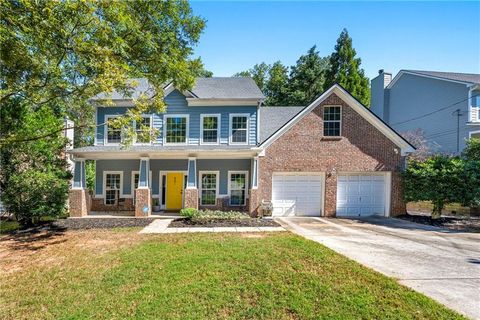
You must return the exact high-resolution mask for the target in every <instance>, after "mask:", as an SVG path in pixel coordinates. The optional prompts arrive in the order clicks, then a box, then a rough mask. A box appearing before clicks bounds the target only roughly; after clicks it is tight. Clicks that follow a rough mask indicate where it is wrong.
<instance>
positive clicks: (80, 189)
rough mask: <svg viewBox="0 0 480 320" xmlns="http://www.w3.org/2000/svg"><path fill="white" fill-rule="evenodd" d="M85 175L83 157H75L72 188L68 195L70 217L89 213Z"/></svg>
mask: <svg viewBox="0 0 480 320" xmlns="http://www.w3.org/2000/svg"><path fill="white" fill-rule="evenodd" d="M86 181H87V179H86V176H85V159H76V160H75V162H74V165H73V181H72V188H71V189H70V191H69V195H68V207H69V213H70V216H71V217H84V216H86V215H88V214H89V213H90V195H89V194H88V190H87V182H86Z"/></svg>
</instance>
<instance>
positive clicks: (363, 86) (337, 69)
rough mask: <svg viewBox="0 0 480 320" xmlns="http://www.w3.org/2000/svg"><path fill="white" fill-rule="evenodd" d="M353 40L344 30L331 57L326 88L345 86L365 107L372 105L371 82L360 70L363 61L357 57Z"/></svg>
mask: <svg viewBox="0 0 480 320" xmlns="http://www.w3.org/2000/svg"><path fill="white" fill-rule="evenodd" d="M356 55H357V52H356V51H355V49H354V48H353V45H352V38H351V37H350V36H349V35H348V31H347V30H346V29H343V31H342V33H340V37H339V38H338V40H337V44H336V45H335V51H334V52H333V53H332V55H331V56H330V59H329V60H330V68H329V69H328V71H327V75H326V87H330V86H332V85H333V84H335V83H338V84H340V85H341V86H343V87H344V88H345V89H346V90H347V91H348V92H350V93H351V94H352V95H353V96H354V97H355V98H357V99H358V100H359V101H360V102H361V103H363V104H364V105H365V106H369V105H370V81H369V79H368V78H367V77H366V76H365V72H364V70H363V69H362V68H360V64H361V59H360V58H357V57H356Z"/></svg>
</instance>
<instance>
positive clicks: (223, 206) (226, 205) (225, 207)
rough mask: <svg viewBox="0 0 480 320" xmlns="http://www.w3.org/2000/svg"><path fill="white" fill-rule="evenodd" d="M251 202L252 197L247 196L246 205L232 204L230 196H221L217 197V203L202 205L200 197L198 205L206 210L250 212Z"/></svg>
mask: <svg viewBox="0 0 480 320" xmlns="http://www.w3.org/2000/svg"><path fill="white" fill-rule="evenodd" d="M249 203H250V199H249V198H247V199H246V200H245V205H244V206H231V205H230V198H229V197H221V198H217V201H216V204H215V205H209V206H202V205H201V203H200V199H199V200H198V207H199V209H205V210H221V211H241V212H249Z"/></svg>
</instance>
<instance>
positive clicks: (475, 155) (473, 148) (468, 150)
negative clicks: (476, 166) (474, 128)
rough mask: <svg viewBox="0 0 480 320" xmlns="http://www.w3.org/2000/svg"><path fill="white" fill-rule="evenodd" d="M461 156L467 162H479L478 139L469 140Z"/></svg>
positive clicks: (479, 149)
mask: <svg viewBox="0 0 480 320" xmlns="http://www.w3.org/2000/svg"><path fill="white" fill-rule="evenodd" d="M463 156H464V157H465V158H466V159H467V160H472V161H480V139H478V138H470V139H468V140H467V145H466V146H465V149H464V150H463Z"/></svg>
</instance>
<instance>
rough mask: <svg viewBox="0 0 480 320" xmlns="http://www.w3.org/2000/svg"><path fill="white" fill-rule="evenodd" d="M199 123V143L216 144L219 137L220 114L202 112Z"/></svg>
mask: <svg viewBox="0 0 480 320" xmlns="http://www.w3.org/2000/svg"><path fill="white" fill-rule="evenodd" d="M201 125H202V134H201V143H202V144H218V142H219V139H220V115H217V114H202V115H201Z"/></svg>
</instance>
